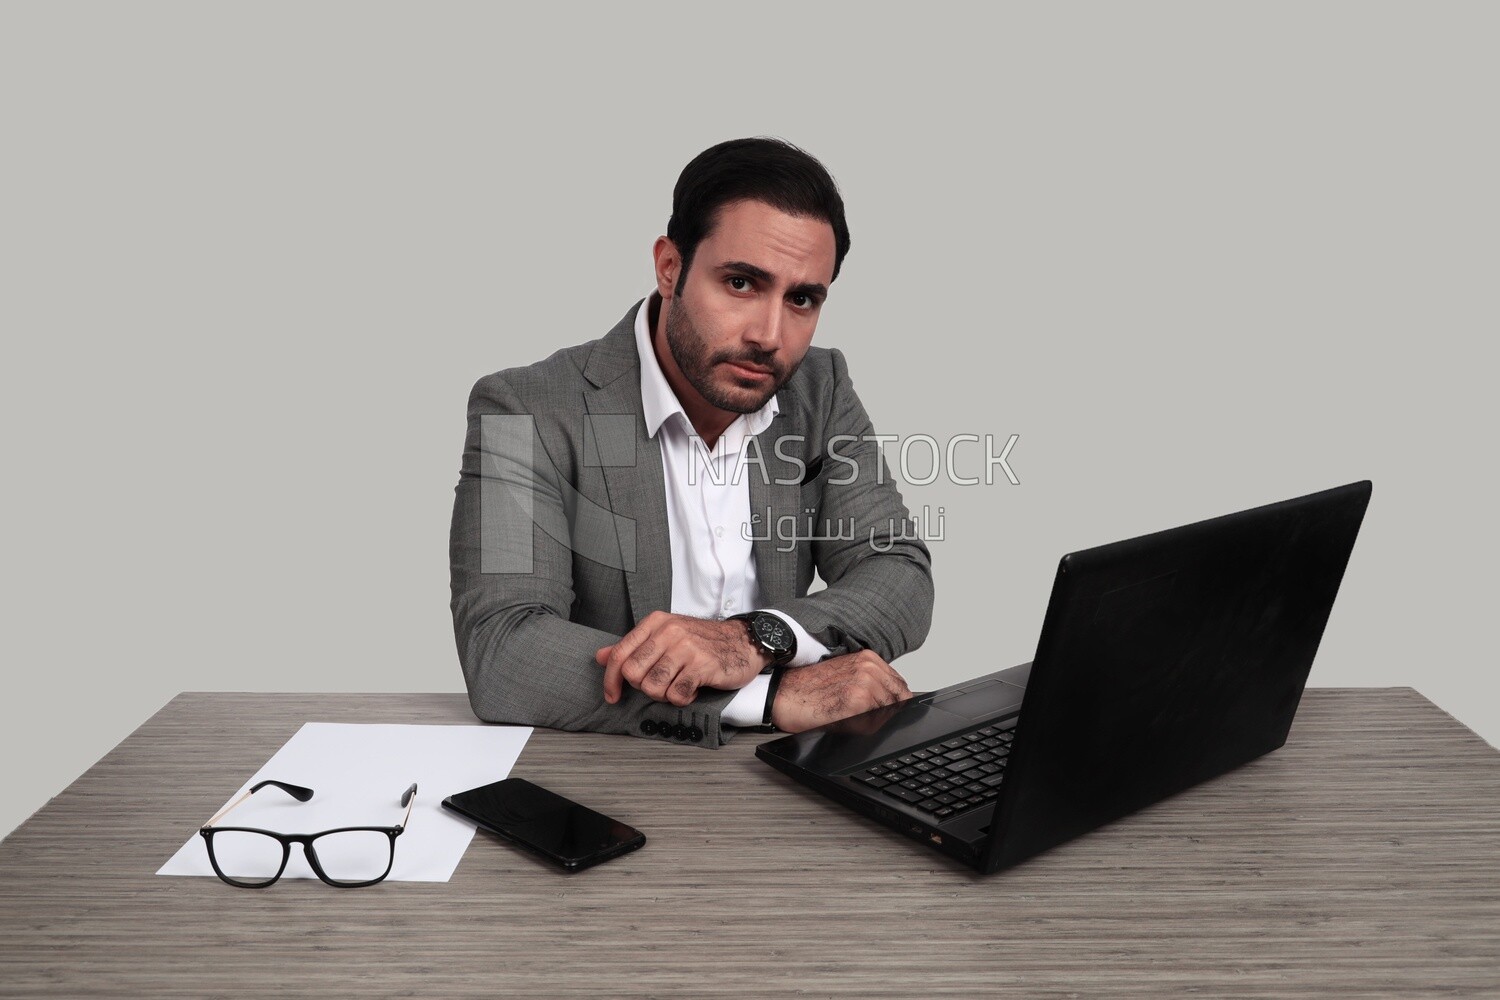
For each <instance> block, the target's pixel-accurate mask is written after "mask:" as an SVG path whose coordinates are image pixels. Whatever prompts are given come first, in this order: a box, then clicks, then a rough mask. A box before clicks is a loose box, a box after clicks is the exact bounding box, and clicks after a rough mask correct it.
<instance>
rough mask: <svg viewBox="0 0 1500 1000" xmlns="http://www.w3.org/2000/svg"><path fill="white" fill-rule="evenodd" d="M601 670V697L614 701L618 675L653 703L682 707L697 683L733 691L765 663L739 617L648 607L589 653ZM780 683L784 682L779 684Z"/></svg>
mask: <svg viewBox="0 0 1500 1000" xmlns="http://www.w3.org/2000/svg"><path fill="white" fill-rule="evenodd" d="M594 659H595V660H597V661H598V663H599V665H600V666H602V667H603V668H604V700H605V701H607V702H609V703H610V704H611V705H613V704H615V703H616V702H617V701H619V700H620V693H621V690H622V683H621V682H622V679H623V680H624V681H627V682H629V684H630V686H631V687H634V688H639V689H640V691H641V693H642V694H645V695H647V696H649V697H651V698H654V699H656V700H657V701H666V702H671V703H672V704H673V705H679V706H680V705H688V704H691V703H692V701H693V699H694V698H696V697H698V689H699V688H700V687H713V688H720V689H722V690H726V691H733V690H737V689H739V688H742V687H744V686H745V685H746V684H749V683H750V681H751V679H752V678H754V677H755V675H756V674H758V673H760V672H761V670H763V669H764V668H765V667H766V666H767V665H768V664H769V663H770V662H771V659H770V654H768V653H765V652H763V651H762V650H761V649H760V648H759V647H758V646H756V645H755V644H754V643H752V642H751V641H750V633H749V631H748V630H747V629H746V628H745V623H744V622H743V621H713V620H711V619H707V618H689V617H688V616H686V615H672V614H668V613H667V612H665V611H653V612H651V613H650V614H649V615H647V616H646V617H645V618H642V619H641V620H640V623H639V624H637V625H636V627H635V628H633V629H631V630H630V631H629V632H628V633H627V634H626V635H625V636H623V637H622V638H621V639H620V641H619V642H617V643H615V644H614V645H613V646H605V647H604V648H603V649H601V650H599V652H597V653H595V654H594ZM783 683H784V682H783Z"/></svg>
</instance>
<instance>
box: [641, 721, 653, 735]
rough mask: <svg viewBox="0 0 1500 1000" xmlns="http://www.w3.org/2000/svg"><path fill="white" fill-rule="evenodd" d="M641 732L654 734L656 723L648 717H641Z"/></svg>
mask: <svg viewBox="0 0 1500 1000" xmlns="http://www.w3.org/2000/svg"><path fill="white" fill-rule="evenodd" d="M641 732H643V733H645V734H646V735H647V736H655V735H656V723H655V722H653V721H651V720H650V719H642V720H641Z"/></svg>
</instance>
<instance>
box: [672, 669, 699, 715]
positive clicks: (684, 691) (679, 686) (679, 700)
mask: <svg viewBox="0 0 1500 1000" xmlns="http://www.w3.org/2000/svg"><path fill="white" fill-rule="evenodd" d="M702 673H703V671H701V670H694V669H693V668H692V667H684V668H683V669H682V670H680V671H678V673H677V679H676V680H675V681H673V682H672V687H671V690H669V691H668V692H667V700H668V701H670V702H671V703H672V704H674V705H676V706H678V707H681V706H683V705H691V704H692V703H693V699H695V698H697V697H698V689H699V688H700V687H702V686H703V680H702V676H701V675H702Z"/></svg>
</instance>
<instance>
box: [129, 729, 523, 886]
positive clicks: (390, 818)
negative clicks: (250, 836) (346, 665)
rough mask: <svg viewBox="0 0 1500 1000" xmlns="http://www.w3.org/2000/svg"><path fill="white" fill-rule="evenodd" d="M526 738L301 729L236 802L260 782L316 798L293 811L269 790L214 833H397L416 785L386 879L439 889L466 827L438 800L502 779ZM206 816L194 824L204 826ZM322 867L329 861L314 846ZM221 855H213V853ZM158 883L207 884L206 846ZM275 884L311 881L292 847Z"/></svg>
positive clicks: (189, 847)
mask: <svg viewBox="0 0 1500 1000" xmlns="http://www.w3.org/2000/svg"><path fill="white" fill-rule="evenodd" d="M530 736H531V729H530V727H528V726H397V725H375V724H368V725H367V724H350V723H338V722H309V723H306V724H304V725H303V726H302V728H301V729H299V730H298V731H297V732H296V734H295V735H293V736H292V738H291V739H289V740H287V741H286V744H285V745H284V746H283V747H282V748H281V749H280V750H278V751H276V754H275V755H274V756H273V757H272V758H271V759H270V760H269V761H267V762H266V765H265V766H264V767H262V768H261V769H260V770H259V771H257V772H255V774H254V775H253V776H251V778H250V780H248V781H246V782H245V783H244V784H243V785H241V786H240V787H239V788H238V789H236V790H235V793H234V795H231V796H229V798H227V799H225V800H224V804H226V805H227V804H228V803H229V802H230V801H231V800H232V799H234V798H235V796H237V795H239V794H240V792H242V791H244V790H245V789H247V788H249V787H250V786H251V785H254V784H255V783H256V782H258V781H262V780H264V779H267V778H272V779H275V780H276V781H284V782H287V783H288V784H292V785H304V786H306V787H308V788H311V789H312V790H313V792H314V794H313V797H312V798H311V799H310V800H308V801H307V802H298V801H297V800H296V799H294V798H292V797H291V796H290V795H288V794H286V793H285V792H283V791H282V790H281V789H279V788H276V787H275V786H274V785H271V786H267V787H265V788H262V789H261V790H260V791H258V792H256V793H255V794H254V795H252V796H250V797H249V798H248V799H246V800H245V801H244V802H242V803H241V804H240V805H239V806H238V807H237V808H236V809H235V810H234V811H233V812H231V813H230V814H229V815H228V816H227V817H225V818H224V819H222V820H220V821H219V825H220V826H247V827H258V828H260V829H264V830H274V831H276V832H277V833H316V832H317V831H319V830H329V829H333V828H335V827H341V826H395V825H396V824H397V823H399V822H401V817H402V816H403V815H404V814H405V812H406V810H405V808H404V807H403V806H402V805H401V795H402V793H403V792H405V791H406V789H407V788H408V787H410V786H411V784H412V782H416V783H417V804H416V807H415V808H414V809H413V810H412V814H411V822H410V823H409V824H408V825H407V827H406V830H405V831H404V832H403V833H402V834H401V835H400V836H399V837H397V838H396V859H395V863H394V864H393V865H392V866H391V873H390V875H389V876H387V878H388V879H391V880H395V881H399V882H446V881H448V880H449V879H450V878H452V876H453V871H454V869H455V868H457V867H458V862H459V859H460V858H462V857H463V854H464V851H465V850H466V849H467V848H468V846H469V842H470V841H471V840H473V839H474V825H473V824H472V823H469V822H468V821H467V820H464V819H461V818H460V817H457V816H454V815H453V814H452V813H450V812H448V810H446V809H444V808H443V807H442V805H441V803H442V801H443V799H445V798H447V797H448V796H449V795H452V794H453V793H455V792H462V791H465V790H467V789H470V788H477V787H479V786H480V785H487V784H489V783H490V782H492V781H499V780H500V779H501V778H504V777H506V776H507V775H509V774H510V769H511V768H512V767H513V766H514V765H515V763H516V758H517V757H519V756H520V755H521V749H522V748H523V747H524V746H525V745H526V740H527V739H528V738H529V737H530ZM212 815H213V814H212V813H209V814H208V815H205V816H200V817H197V818H196V822H197V823H198V824H202V823H206V822H207V821H208V820H209V818H210V817H211V816H212ZM315 846H317V847H318V856H319V858H320V859H321V860H322V862H323V868H324V870H325V871H328V872H329V873H330V874H332V873H333V864H334V860H335V859H334V858H333V857H332V856H331V855H330V853H329V852H328V851H327V850H325V848H324V846H323V845H322V844H321V843H320V844H318V845H315ZM218 853H219V848H218V846H217V842H216V847H215V854H218ZM156 874H158V875H208V876H211V877H216V876H214V870H213V866H212V865H210V864H209V861H208V847H207V844H206V842H205V841H204V839H203V838H202V837H201V836H199V835H198V832H197V828H196V827H195V828H194V830H193V835H192V836H191V837H189V838H188V842H187V843H186V844H183V845H182V849H181V850H179V851H178V852H177V853H176V854H174V855H172V857H171V859H170V860H169V861H168V862H167V863H166V864H165V865H162V867H161V869H160V870H159V871H157V873H156ZM281 877H282V878H317V875H316V874H314V872H313V870H312V868H311V866H309V865H308V863H307V858H306V856H305V855H304V854H303V849H302V845H300V844H293V845H292V852H291V857H290V858H289V859H288V860H287V864H286V871H285V872H283V873H282V876H281Z"/></svg>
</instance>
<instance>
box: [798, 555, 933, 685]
mask: <svg viewBox="0 0 1500 1000" xmlns="http://www.w3.org/2000/svg"><path fill="white" fill-rule="evenodd" d="M933 597H934V592H933V586H932V570H931V569H930V567H929V565H928V562H927V557H926V550H925V549H923V550H921V551H920V553H913V554H912V555H911V556H904V555H902V554H901V553H900V551H899V550H893V551H891V552H888V553H883V554H880V555H874V556H870V557H868V558H866V559H864V560H863V561H861V562H859V563H856V564H855V565H854V566H852V567H850V568H849V570H848V571H847V572H846V573H845V574H844V575H843V576H842V577H840V578H839V579H838V580H836V581H834V582H832V583H830V584H829V585H828V586H827V588H825V589H824V590H820V591H818V592H817V593H815V594H808V595H807V596H806V597H798V598H793V599H791V600H784V601H777V602H776V610H778V611H784V612H785V613H786V614H788V615H790V616H791V617H793V618H794V619H796V620H797V622H798V623H799V624H801V625H802V627H803V628H805V629H807V631H808V632H809V633H811V634H812V635H813V636H814V637H815V638H817V639H818V641H819V642H821V643H823V644H824V645H825V646H827V647H828V649H829V652H830V653H832V654H834V655H842V654H844V653H852V652H856V651H858V650H861V649H870V650H873V651H874V652H876V653H879V654H880V656H881V658H882V659H884V660H885V661H886V662H891V661H893V660H895V659H896V658H897V657H898V656H901V655H903V654H905V653H909V652H911V651H912V650H914V649H916V648H917V647H919V646H921V645H922V642H923V641H924V640H925V639H926V638H927V633H928V630H929V629H930V628H931V627H932V605H933Z"/></svg>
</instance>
